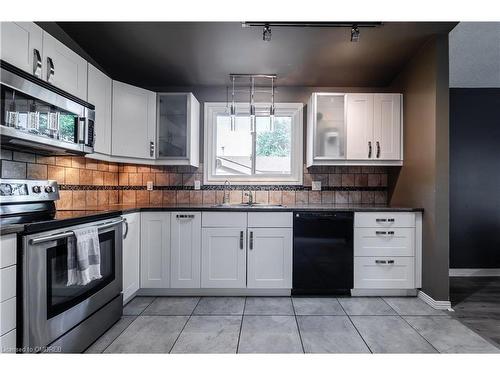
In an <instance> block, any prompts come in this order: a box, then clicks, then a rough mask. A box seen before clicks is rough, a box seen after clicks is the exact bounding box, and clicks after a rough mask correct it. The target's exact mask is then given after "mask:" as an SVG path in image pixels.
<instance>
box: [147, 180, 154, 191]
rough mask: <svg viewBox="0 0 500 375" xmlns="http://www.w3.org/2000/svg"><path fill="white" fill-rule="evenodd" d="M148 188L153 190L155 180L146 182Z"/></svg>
mask: <svg viewBox="0 0 500 375" xmlns="http://www.w3.org/2000/svg"><path fill="white" fill-rule="evenodd" d="M146 188H147V189H148V191H151V190H153V181H148V182H146Z"/></svg>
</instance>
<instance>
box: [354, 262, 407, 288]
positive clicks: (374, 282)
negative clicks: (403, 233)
mask: <svg viewBox="0 0 500 375" xmlns="http://www.w3.org/2000/svg"><path fill="white" fill-rule="evenodd" d="M414 287H415V260H414V258H413V257H354V288H356V289H370V288H371V289H412V288H414Z"/></svg>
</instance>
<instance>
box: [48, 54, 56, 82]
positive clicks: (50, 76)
mask: <svg viewBox="0 0 500 375" xmlns="http://www.w3.org/2000/svg"><path fill="white" fill-rule="evenodd" d="M54 73H55V67H54V62H53V61H52V59H51V58H50V57H47V82H48V83H52V81H53V80H54Z"/></svg>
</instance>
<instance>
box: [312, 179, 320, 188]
mask: <svg viewBox="0 0 500 375" xmlns="http://www.w3.org/2000/svg"><path fill="white" fill-rule="evenodd" d="M311 190H321V181H313V182H312V186H311Z"/></svg>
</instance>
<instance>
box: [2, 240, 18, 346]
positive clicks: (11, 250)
mask: <svg viewBox="0 0 500 375" xmlns="http://www.w3.org/2000/svg"><path fill="white" fill-rule="evenodd" d="M16 248H17V235H16V234H9V235H6V236H2V237H1V238H0V253H1V255H0V353H15V348H16V256H15V255H16Z"/></svg>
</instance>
